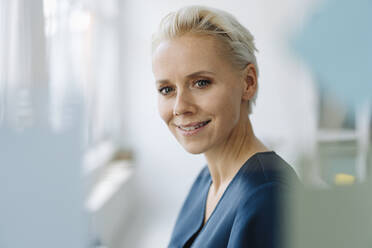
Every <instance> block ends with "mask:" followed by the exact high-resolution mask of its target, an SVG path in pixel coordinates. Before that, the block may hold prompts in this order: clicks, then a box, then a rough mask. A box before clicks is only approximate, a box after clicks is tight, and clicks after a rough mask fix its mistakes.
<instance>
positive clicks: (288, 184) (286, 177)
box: [239, 152, 300, 193]
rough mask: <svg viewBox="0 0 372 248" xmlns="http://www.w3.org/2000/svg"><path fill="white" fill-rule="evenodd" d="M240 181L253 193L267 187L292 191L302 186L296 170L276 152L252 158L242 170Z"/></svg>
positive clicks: (263, 153) (256, 155)
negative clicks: (291, 189)
mask: <svg viewBox="0 0 372 248" xmlns="http://www.w3.org/2000/svg"><path fill="white" fill-rule="evenodd" d="M239 180H240V181H241V184H242V185H244V187H246V188H249V189H250V192H251V193H253V192H255V191H257V190H258V191H259V190H262V189H265V188H267V187H276V188H288V189H290V188H295V187H297V185H298V184H300V181H299V179H298V176H297V174H296V172H295V171H294V169H293V168H292V167H291V166H290V165H289V164H288V163H287V162H286V161H285V160H284V159H283V158H281V157H280V156H279V155H278V154H276V153H275V152H261V153H256V154H254V155H253V156H252V157H250V158H249V159H248V160H247V161H246V163H245V164H244V165H243V167H242V168H241V172H240V175H239ZM269 185H271V186H269Z"/></svg>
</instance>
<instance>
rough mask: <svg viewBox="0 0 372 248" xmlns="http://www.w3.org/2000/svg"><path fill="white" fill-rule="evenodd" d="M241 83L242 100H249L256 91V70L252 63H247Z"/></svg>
mask: <svg viewBox="0 0 372 248" xmlns="http://www.w3.org/2000/svg"><path fill="white" fill-rule="evenodd" d="M243 85H244V88H243V95H242V101H249V100H251V99H252V98H253V96H254V95H255V93H256V91H257V71H256V68H255V66H254V65H253V64H252V63H249V64H248V65H247V66H246V67H245V69H244V71H243Z"/></svg>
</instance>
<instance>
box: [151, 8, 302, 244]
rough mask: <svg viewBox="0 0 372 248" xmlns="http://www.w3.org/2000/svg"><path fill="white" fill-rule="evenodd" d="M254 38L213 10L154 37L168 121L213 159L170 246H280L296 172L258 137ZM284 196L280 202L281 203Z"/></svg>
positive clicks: (192, 148)
mask: <svg viewBox="0 0 372 248" xmlns="http://www.w3.org/2000/svg"><path fill="white" fill-rule="evenodd" d="M255 50H256V48H255V45H254V42H253V36H252V35H251V34H250V32H249V31H248V30H247V29H246V28H244V27H243V26H242V25H241V24H240V23H239V22H238V21H237V20H236V19H235V18H234V17H233V16H231V15H230V14H228V13H226V12H224V11H221V10H217V9H213V8H207V7H201V6H191V7H185V8H182V9H180V10H178V11H177V12H173V13H170V14H169V15H167V16H166V17H165V18H164V19H163V20H162V22H161V24H160V27H159V30H158V31H157V33H155V34H154V37H153V54H152V55H153V57H152V58H153V59H152V62H153V73H154V76H155V79H156V87H157V89H158V92H159V98H158V107H159V113H160V115H161V118H162V119H163V120H164V122H165V123H166V124H167V126H168V127H169V129H170V131H171V132H172V133H173V135H174V136H175V137H176V139H177V140H178V142H180V143H181V145H182V146H183V147H184V148H185V149H186V150H187V151H188V152H190V153H193V154H200V153H203V154H204V155H205V158H206V160H207V163H208V164H207V166H205V167H204V168H203V169H202V170H201V172H200V173H199V175H198V177H197V178H196V180H195V182H194V184H193V185H192V187H191V190H190V192H189V194H188V196H187V198H186V200H185V202H184V205H183V207H182V209H181V211H180V213H179V216H178V219H177V222H176V225H175V227H174V230H173V233H172V237H171V241H170V244H169V247H172V248H173V247H213V248H218V247H234V248H237V247H251V248H254V247H278V246H279V237H280V234H279V230H280V228H281V227H280V226H279V221H280V220H278V217H279V216H278V214H277V212H278V206H279V204H278V200H277V199H278V198H282V195H280V196H279V194H282V192H284V191H283V190H282V189H286V188H288V179H287V176H288V175H289V176H291V177H294V178H296V175H295V173H294V171H293V170H292V169H291V167H290V166H289V165H288V164H287V163H286V162H284V161H283V160H282V159H281V158H280V157H279V156H278V155H277V154H276V153H275V152H274V151H271V150H270V149H269V148H268V147H266V146H265V145H264V144H263V143H262V142H261V141H260V140H259V139H258V138H257V137H256V136H255V134H254V132H253V129H252V125H251V122H250V120H249V114H251V110H252V103H254V102H255V99H256V96H257V89H258V84H257V75H258V67H257V63H256V57H255V54H254V53H255ZM278 196H279V197H278Z"/></svg>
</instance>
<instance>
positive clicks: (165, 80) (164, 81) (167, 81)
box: [155, 71, 216, 84]
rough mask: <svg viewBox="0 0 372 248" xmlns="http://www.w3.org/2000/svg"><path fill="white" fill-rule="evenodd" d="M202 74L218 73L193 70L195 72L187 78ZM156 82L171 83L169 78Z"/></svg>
mask: <svg viewBox="0 0 372 248" xmlns="http://www.w3.org/2000/svg"><path fill="white" fill-rule="evenodd" d="M201 74H212V75H216V73H214V72H211V71H197V72H193V73H191V74H189V75H187V76H186V78H193V77H196V76H199V75H201ZM155 83H156V84H163V83H169V80H167V79H160V80H157V81H155Z"/></svg>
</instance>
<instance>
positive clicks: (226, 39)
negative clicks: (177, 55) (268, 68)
mask: <svg viewBox="0 0 372 248" xmlns="http://www.w3.org/2000/svg"><path fill="white" fill-rule="evenodd" d="M187 33H193V34H201V35H212V36H214V37H216V38H217V39H218V40H219V41H222V43H223V44H225V45H227V48H228V54H229V55H230V58H231V61H232V62H233V64H234V65H235V66H237V67H238V68H239V69H240V70H243V69H244V68H245V67H246V66H247V65H248V64H253V65H254V66H255V68H256V73H257V75H258V66H257V61H256V56H255V52H256V51H257V49H256V46H255V44H254V37H253V35H252V34H251V33H250V32H249V30H248V29H247V28H245V27H244V26H243V25H241V24H240V23H239V22H238V21H237V19H236V18H235V17H234V16H232V15H231V14H230V13H228V12H226V11H223V10H219V9H215V8H210V7H205V6H187V7H183V8H181V9H179V10H177V11H175V12H171V13H169V14H168V15H166V16H165V17H164V18H163V19H162V20H161V22H160V25H159V28H158V30H157V32H156V33H154V34H153V37H152V52H154V51H155V49H156V48H157V46H158V45H159V44H160V42H161V41H162V40H167V39H168V40H169V39H173V38H176V37H180V36H182V35H184V34H187ZM257 90H258V89H257ZM256 98H257V91H256V94H255V95H254V97H253V98H252V100H251V101H249V102H248V114H251V113H252V103H251V102H253V103H254V104H255V103H256Z"/></svg>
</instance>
